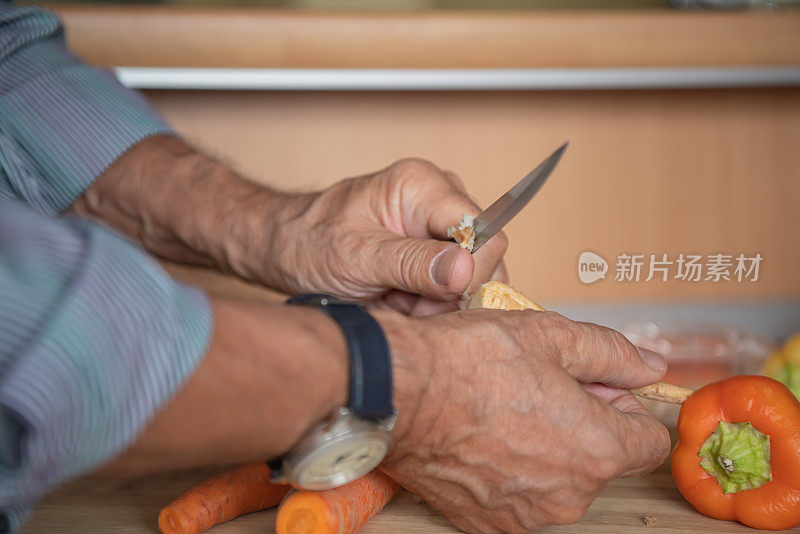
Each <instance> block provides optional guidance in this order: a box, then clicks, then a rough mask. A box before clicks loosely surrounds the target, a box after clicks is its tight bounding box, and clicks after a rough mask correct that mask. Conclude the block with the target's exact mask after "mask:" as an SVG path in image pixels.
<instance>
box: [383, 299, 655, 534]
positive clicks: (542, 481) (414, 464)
mask: <svg viewBox="0 0 800 534" xmlns="http://www.w3.org/2000/svg"><path fill="white" fill-rule="evenodd" d="M376 316H377V317H378V319H379V321H381V323H382V325H383V327H384V329H385V331H386V332H387V335H388V337H389V340H390V344H391V345H392V354H393V360H394V367H395V390H396V404H397V407H398V411H399V419H398V425H397V428H396V440H395V444H394V448H393V450H392V451H391V452H390V454H389V456H388V457H387V460H386V461H385V462H384V465H383V469H384V471H385V472H386V473H387V474H389V475H390V476H391V477H392V478H394V479H395V480H397V481H398V482H399V483H400V484H402V485H403V486H404V487H406V488H408V489H409V490H411V491H412V492H414V493H416V494H418V495H420V496H421V497H422V498H423V499H425V500H426V501H427V502H428V503H429V504H430V505H431V506H432V507H433V508H435V509H436V510H438V511H439V512H441V513H442V514H443V515H444V516H445V517H447V518H448V519H449V520H450V521H452V522H453V523H454V524H455V525H456V526H457V527H459V528H461V529H463V530H465V531H467V532H473V533H479V532H480V533H496V532H510V533H522V532H530V531H532V530H534V529H537V528H539V527H542V526H544V525H548V524H565V523H572V522H575V521H577V520H578V519H580V518H581V517H582V516H583V515H584V513H585V512H586V509H587V508H588V506H589V504H590V503H591V502H592V500H593V499H594V498H595V497H596V496H597V495H598V494H599V493H600V491H601V490H602V489H603V487H604V486H605V485H606V483H607V482H608V481H610V480H611V479H613V478H615V477H620V476H633V475H637V474H641V473H645V472H648V471H651V470H653V469H655V468H656V467H657V466H658V465H660V464H661V463H662V462H663V460H664V459H665V458H666V455H667V453H668V451H669V444H670V442H669V435H668V433H667V430H666V428H665V427H664V426H662V425H661V424H660V423H659V422H658V421H657V420H656V419H655V418H653V416H652V415H650V414H649V413H648V412H647V411H646V410H645V409H644V407H643V406H642V405H641V404H640V403H639V402H638V401H637V400H636V399H635V398H634V397H633V396H632V395H631V394H630V392H629V391H628V389H630V388H633V387H638V386H644V385H647V384H650V383H653V382H657V381H658V380H659V379H660V378H661V377H662V376H663V374H664V372H665V371H666V363H665V362H664V359H663V358H661V357H660V356H659V355H657V354H655V353H650V352H648V351H642V355H641V356H640V353H639V352H637V349H636V348H635V347H634V346H633V345H631V344H630V343H629V342H628V341H627V340H626V339H625V338H624V337H623V336H622V335H621V334H619V333H618V332H615V331H613V330H609V329H606V328H603V327H600V326H597V325H593V324H585V323H577V322H573V321H570V320H568V319H566V318H564V317H562V316H561V315H558V314H556V313H552V312H537V311H522V312H506V311H497V310H470V311H464V312H456V313H450V314H443V315H438V316H434V317H426V318H406V317H401V316H400V315H398V314H396V313H390V312H378V313H376ZM434 355H435V357H434ZM643 358H644V359H646V360H647V361H648V362H649V364H650V365H651V366H652V367H651V366H649V365H648V364H647V363H645V360H644V359H643Z"/></svg>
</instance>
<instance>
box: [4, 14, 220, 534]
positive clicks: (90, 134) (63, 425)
mask: <svg viewBox="0 0 800 534" xmlns="http://www.w3.org/2000/svg"><path fill="white" fill-rule="evenodd" d="M168 132H170V128H169V126H167V124H166V123H165V122H164V121H163V120H162V119H161V118H160V117H159V116H158V114H157V113H156V112H155V111H154V110H153V109H152V108H150V106H149V105H148V104H147V103H146V102H145V100H144V99H143V98H142V97H141V95H139V94H137V93H135V92H133V91H130V90H128V89H126V88H125V87H123V86H122V85H120V84H119V83H118V82H117V80H116V79H115V78H114V77H113V76H112V75H111V74H109V73H108V72H105V71H103V70H101V69H97V68H93V67H89V66H87V65H85V64H83V63H82V62H81V61H80V60H79V59H77V58H76V57H75V56H74V55H72V54H71V53H70V52H69V51H68V50H67V48H66V45H65V42H64V34H63V29H62V27H61V26H60V24H59V22H58V20H57V18H56V17H55V16H54V15H52V14H51V13H49V12H47V11H45V10H42V9H38V8H33V7H15V6H13V5H12V4H11V3H10V2H7V1H3V0H0V533H3V532H14V531H16V530H18V529H19V527H20V526H21V525H22V523H23V522H24V519H25V517H26V516H27V514H28V513H29V512H30V510H31V509H32V507H33V506H34V505H35V503H36V502H37V500H38V499H39V498H40V497H41V496H42V495H43V494H44V493H45V492H46V491H47V490H48V489H50V488H52V487H54V486H55V485H57V484H60V483H61V482H63V481H65V480H67V479H69V478H71V477H75V476H78V475H80V474H81V473H85V472H88V471H91V470H93V469H95V468H97V467H98V466H100V465H101V464H103V463H104V462H106V461H108V460H109V459H110V458H112V457H113V456H114V455H116V454H118V453H119V452H121V451H122V450H123V449H124V448H125V447H126V446H127V445H129V444H130V442H131V441H132V440H133V439H135V437H136V436H137V434H138V433H139V432H140V431H141V430H142V428H143V427H144V425H145V424H146V423H147V421H148V420H149V419H150V418H151V417H152V416H153V414H154V413H155V412H156V410H158V409H159V407H160V406H162V405H163V404H164V403H165V402H166V401H167V400H168V399H169V398H170V397H171V396H172V395H173V394H174V393H175V391H176V390H177V389H178V388H179V387H180V385H181V384H182V383H183V382H184V381H185V380H186V379H187V378H188V376H189V375H190V374H191V373H192V371H193V369H194V368H195V367H196V366H197V364H198V362H199V361H200V360H201V358H202V355H203V353H204V351H205V348H206V345H207V343H208V339H209V336H210V331H211V323H212V317H211V310H210V306H209V303H208V301H207V299H206V297H205V295H204V294H203V293H202V292H200V291H198V290H196V289H193V288H189V287H185V286H182V285H180V284H178V283H176V282H175V281H173V280H172V279H171V278H170V277H169V276H168V275H167V274H166V273H165V272H164V271H163V270H162V269H161V268H160V267H159V266H158V264H157V263H156V262H155V261H153V260H152V259H151V258H149V257H148V256H147V255H146V254H145V253H144V252H143V251H142V250H140V249H139V248H138V247H136V246H135V245H134V244H132V243H131V242H129V241H128V240H127V239H125V238H123V237H121V236H119V235H117V234H115V233H114V232H112V231H110V230H107V229H104V228H102V227H100V226H98V225H96V224H93V223H90V222H88V221H83V220H78V219H72V218H68V217H61V215H60V214H61V213H62V212H63V211H64V210H65V209H66V208H68V207H69V206H70V205H71V204H72V203H73V202H74V201H75V199H76V198H77V197H78V196H79V195H81V193H83V191H85V190H86V188H87V187H89V186H90V185H91V184H92V182H93V181H94V180H95V179H96V178H97V176H98V175H99V174H101V173H102V172H103V171H104V170H105V169H106V168H107V167H108V166H109V165H110V164H111V163H113V162H114V160H115V159H117V158H118V157H119V156H120V155H121V154H122V153H123V152H125V150H127V149H128V148H130V147H131V146H133V145H134V144H136V143H137V142H139V141H140V140H142V139H144V138H145V137H148V136H151V135H155V134H160V133H168Z"/></svg>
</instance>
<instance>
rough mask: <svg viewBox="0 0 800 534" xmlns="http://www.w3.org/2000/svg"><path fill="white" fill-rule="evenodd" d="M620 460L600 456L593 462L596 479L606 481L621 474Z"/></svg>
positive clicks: (593, 472) (593, 473)
mask: <svg viewBox="0 0 800 534" xmlns="http://www.w3.org/2000/svg"><path fill="white" fill-rule="evenodd" d="M618 464H619V462H617V461H616V460H615V459H613V458H598V459H596V460H595V461H594V462H592V475H593V477H594V479H595V480H596V481H599V482H601V483H606V482H608V481H609V480H612V479H614V478H616V476H617V475H618V474H619V465H618Z"/></svg>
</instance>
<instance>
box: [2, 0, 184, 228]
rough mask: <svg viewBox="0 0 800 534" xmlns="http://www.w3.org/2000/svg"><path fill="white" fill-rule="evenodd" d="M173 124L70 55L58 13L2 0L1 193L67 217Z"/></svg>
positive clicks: (137, 96)
mask: <svg viewBox="0 0 800 534" xmlns="http://www.w3.org/2000/svg"><path fill="white" fill-rule="evenodd" d="M170 132H171V130H170V127H169V126H168V125H167V124H166V123H165V122H164V120H162V119H161V117H160V116H159V115H158V113H156V112H155V111H154V110H153V109H152V108H151V107H150V106H149V105H148V103H147V102H146V101H145V99H144V98H143V97H142V96H141V95H140V94H139V93H137V92H135V91H132V90H130V89H127V88H126V87H124V86H123V85H122V84H120V83H119V81H118V80H117V79H116V78H115V77H114V75H113V74H112V73H110V72H107V71H105V70H103V69H99V68H95V67H90V66H88V65H86V64H84V63H83V62H81V61H80V60H79V59H78V58H77V57H76V56H75V55H73V54H72V53H70V52H69V50H68V49H67V47H66V44H65V41H64V30H63V28H62V27H61V25H60V24H59V21H58V19H57V18H56V16H55V15H53V14H52V13H50V12H48V11H46V10H44V9H41V8H36V7H31V6H14V5H13V3H12V2H8V1H5V0H0V167H3V168H4V169H5V172H3V173H0V196H4V197H13V198H17V199H20V200H23V201H24V202H26V203H27V204H29V205H30V206H31V207H33V208H34V209H36V210H37V211H39V212H42V213H47V214H53V213H60V212H63V211H64V210H65V209H66V208H68V207H69V206H70V205H71V204H72V203H73V202H74V201H75V199H76V198H77V197H78V196H80V195H81V193H83V191H85V190H86V189H87V188H88V187H89V186H90V185H91V184H92V182H93V181H94V180H95V179H96V178H97V176H99V175H100V174H101V173H102V172H103V171H104V170H105V169H106V168H107V167H108V166H109V165H110V164H111V163H113V162H114V161H115V160H116V159H117V158H118V157H119V156H120V155H121V154H122V153H123V152H125V150H127V149H128V148H130V147H131V146H133V145H134V144H136V143H137V142H139V141H141V140H142V139H144V138H145V137H148V136H151V135H156V134H162V133H170Z"/></svg>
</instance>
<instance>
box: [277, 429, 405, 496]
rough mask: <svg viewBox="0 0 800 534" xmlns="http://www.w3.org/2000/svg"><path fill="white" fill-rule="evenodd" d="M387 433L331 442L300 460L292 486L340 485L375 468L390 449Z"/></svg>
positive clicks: (356, 434) (291, 475)
mask: <svg viewBox="0 0 800 534" xmlns="http://www.w3.org/2000/svg"><path fill="white" fill-rule="evenodd" d="M388 445H389V436H388V434H387V433H385V432H375V431H367V432H353V433H350V434H349V435H344V436H339V437H338V439H329V440H326V441H325V442H324V443H322V444H320V445H318V446H317V447H316V448H314V449H313V450H311V451H309V452H308V453H306V454H304V455H302V457H301V458H297V459H296V460H299V461H297V462H296V463H294V466H293V468H292V469H291V473H289V480H290V482H291V483H292V485H296V486H299V487H301V488H305V489H310V490H316V489H329V488H335V487H337V486H341V485H342V484H347V483H348V482H352V481H353V480H356V479H357V478H360V477H362V476H364V475H366V474H367V473H369V472H370V471H372V470H373V469H375V468H376V467H377V466H378V464H379V463H381V460H383V458H384V456H386V451H387V450H388Z"/></svg>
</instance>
